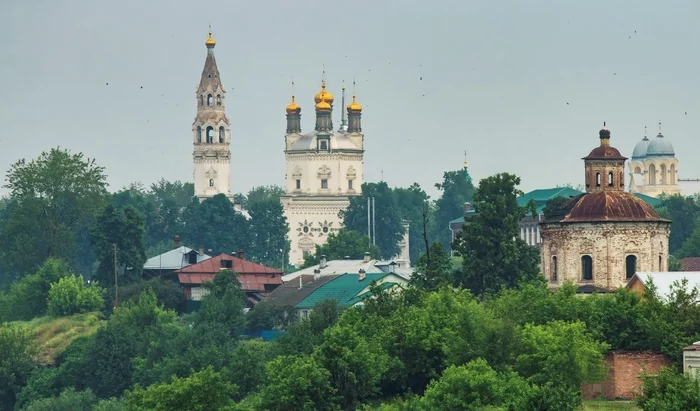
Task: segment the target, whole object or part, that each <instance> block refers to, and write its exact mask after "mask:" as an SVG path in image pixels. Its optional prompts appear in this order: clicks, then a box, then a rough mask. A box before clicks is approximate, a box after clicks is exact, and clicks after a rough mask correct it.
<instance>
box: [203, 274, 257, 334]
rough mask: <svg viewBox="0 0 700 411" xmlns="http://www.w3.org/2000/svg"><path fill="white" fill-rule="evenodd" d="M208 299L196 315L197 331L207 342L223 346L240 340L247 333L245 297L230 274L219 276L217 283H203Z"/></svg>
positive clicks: (215, 279) (235, 279)
mask: <svg viewBox="0 0 700 411" xmlns="http://www.w3.org/2000/svg"><path fill="white" fill-rule="evenodd" d="M204 286H205V287H206V288H208V289H209V295H207V296H205V297H204V299H203V300H202V306H201V308H200V310H199V311H198V312H197V321H196V322H195V325H194V328H195V330H196V331H197V332H198V333H199V334H200V335H202V336H204V338H205V339H207V340H211V341H218V342H219V343H220V344H225V343H230V342H233V341H235V340H237V339H238V338H239V337H240V335H241V333H242V332H243V330H244V329H245V313H244V312H243V308H244V306H245V304H244V294H243V292H242V291H241V286H240V283H239V282H238V279H237V278H236V274H234V273H233V272H232V271H231V270H224V271H221V272H219V273H218V274H217V275H216V276H215V277H214V280H213V281H211V282H207V283H204Z"/></svg>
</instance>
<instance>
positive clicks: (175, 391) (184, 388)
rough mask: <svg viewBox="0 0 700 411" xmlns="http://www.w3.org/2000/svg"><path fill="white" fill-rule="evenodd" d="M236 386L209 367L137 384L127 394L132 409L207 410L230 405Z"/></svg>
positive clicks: (147, 410)
mask: <svg viewBox="0 0 700 411" xmlns="http://www.w3.org/2000/svg"><path fill="white" fill-rule="evenodd" d="M236 390H237V387H236V386H235V385H233V384H231V383H229V382H227V381H226V380H224V379H223V378H222V377H221V374H219V373H217V372H215V371H214V369H213V368H211V367H209V368H206V369H204V370H201V371H199V372H195V373H194V374H192V375H191V376H189V377H187V378H178V377H173V379H172V381H171V382H170V383H158V384H153V385H151V386H150V387H148V388H145V389H144V388H142V387H141V386H139V385H137V386H136V387H134V389H133V390H132V391H130V392H129V393H128V394H127V403H128V405H129V409H131V410H134V411H170V410H192V411H209V410H221V409H226V408H227V407H232V406H233V405H234V403H233V395H234V394H235V393H236Z"/></svg>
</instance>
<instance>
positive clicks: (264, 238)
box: [248, 198, 290, 269]
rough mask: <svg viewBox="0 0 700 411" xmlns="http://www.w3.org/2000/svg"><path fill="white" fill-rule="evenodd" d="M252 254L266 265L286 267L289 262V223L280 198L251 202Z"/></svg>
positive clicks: (250, 229) (253, 257) (250, 231)
mask: <svg viewBox="0 0 700 411" xmlns="http://www.w3.org/2000/svg"><path fill="white" fill-rule="evenodd" d="M248 211H249V212H250V216H251V220H250V224H249V226H250V228H249V233H250V237H251V239H250V253H249V254H250V256H251V258H252V259H254V260H256V261H259V262H261V263H263V264H265V265H268V266H271V267H276V268H279V269H284V267H286V266H287V265H288V264H289V250H290V243H289V240H287V231H289V224H287V218H286V217H285V216H284V213H283V210H282V203H280V201H279V198H278V199H276V200H275V199H269V200H264V201H256V202H253V203H250V208H249V209H248Z"/></svg>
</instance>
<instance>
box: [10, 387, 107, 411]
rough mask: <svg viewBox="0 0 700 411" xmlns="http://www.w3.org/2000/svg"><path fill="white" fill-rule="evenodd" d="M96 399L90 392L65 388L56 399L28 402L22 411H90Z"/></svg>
mask: <svg viewBox="0 0 700 411" xmlns="http://www.w3.org/2000/svg"><path fill="white" fill-rule="evenodd" d="M96 402H97V397H95V394H93V393H92V391H90V390H89V389H88V390H85V391H76V390H75V389H74V388H67V389H66V390H64V391H63V392H62V393H61V395H59V396H58V397H48V398H41V399H38V400H34V401H32V402H30V403H29V404H28V405H27V406H26V407H24V408H22V411H92V410H93V405H95V403H96Z"/></svg>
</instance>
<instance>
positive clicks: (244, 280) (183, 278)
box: [177, 274, 282, 292]
mask: <svg viewBox="0 0 700 411" xmlns="http://www.w3.org/2000/svg"><path fill="white" fill-rule="evenodd" d="M215 275H216V274H178V276H177V278H178V279H179V280H180V284H183V285H200V284H202V283H203V282H206V281H212V280H214V276H215ZM238 281H239V282H240V283H241V290H243V291H259V292H265V291H270V289H268V288H265V285H269V284H272V285H280V284H282V277H281V276H279V275H276V274H239V275H238Z"/></svg>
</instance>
